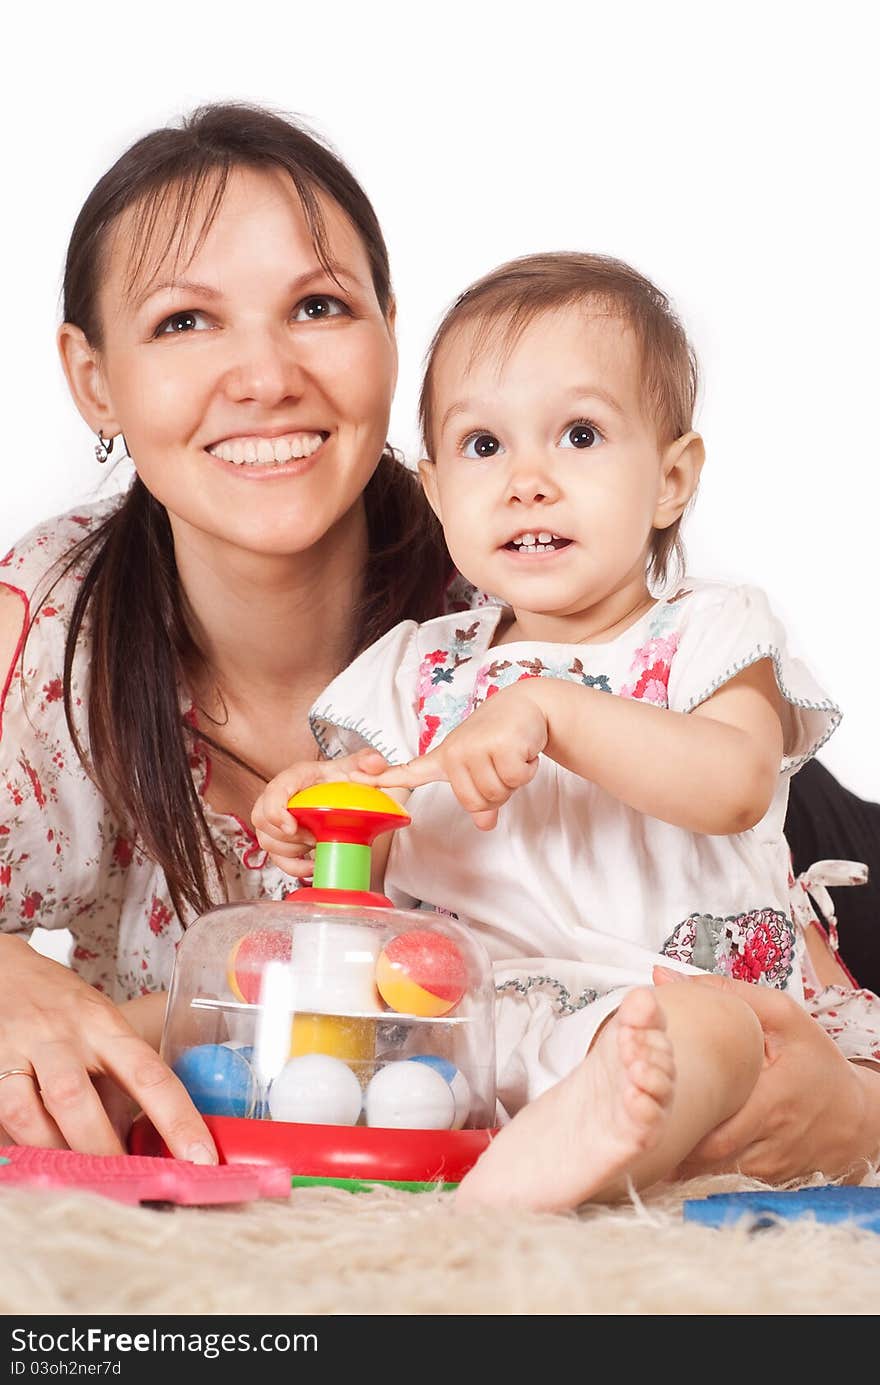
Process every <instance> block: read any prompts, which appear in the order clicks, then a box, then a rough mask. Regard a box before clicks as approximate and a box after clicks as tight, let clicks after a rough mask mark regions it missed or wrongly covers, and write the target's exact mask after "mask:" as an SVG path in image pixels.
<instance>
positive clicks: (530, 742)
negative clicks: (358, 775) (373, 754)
mask: <svg viewBox="0 0 880 1385" xmlns="http://www.w3.org/2000/svg"><path fill="white" fill-rule="evenodd" d="M530 681H532V680H530V679H523V680H522V681H521V682H519V683H514V684H512V686H511V687H509V688H502V690H501V692H498V693H495V694H494V695H493V696H492V697H489V698H487V699H486V701H485V702H483V703H482V704H481V705H480V706H479V707H478V708H477V710H476V711H475V712H472V713H471V715H470V716H469V717H467V718H466V719H465V720H464V721H463V722H462V723H461V724H460V725H459V726H457V727H456V728H455V730H454V731H450V733H449V735H448V736H446V738H445V739H444V740H443V741H442V742H441V744H440V745H438V747H437V749H436V750H430V751H428V753H427V755H420V756H418V758H417V759H415V760H410V761H409V763H408V764H405V765H397V766H395V767H394V768H393V769H389V770H386V771H385V773H384V774H378V775H374V776H372V777H371V778H370V783H372V784H375V785H377V787H379V788H391V787H401V788H405V789H415V788H417V787H418V786H419V785H420V784H432V783H437V782H442V783H448V784H449V785H450V787H451V788H452V792H453V793H454V794H455V796H456V798H457V799H458V801H459V803H460V804H461V806H462V807H463V808H464V809H465V810H466V811H467V812H468V813H470V814H471V816H472V818H473V820H474V825H475V826H476V827H479V828H480V829H481V830H482V831H489V830H490V829H491V828H493V827H494V826H495V824H496V823H497V821H498V809H499V808H500V807H501V805H502V804H503V803H506V802H507V800H508V799H509V798H510V796H511V794H512V793H514V792H515V791H516V790H517V789H521V788H522V787H523V785H524V784H528V783H530V782H531V781H532V780H533V779H534V777H535V775H536V774H537V772H538V756H539V755H540V754H541V751H542V750H543V749H544V747H545V746H546V744H547V737H548V734H549V732H548V727H547V717H546V715H545V713H544V711H543V710H542V708H541V707H540V706H539V704H538V702H537V701H535V700H534V699H533V698H532V697H531V696H530V695H529V690H528V688H527V687H526V686H525V685H526V684H527V683H528V682H530Z"/></svg>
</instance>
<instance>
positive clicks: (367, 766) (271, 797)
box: [251, 749, 388, 879]
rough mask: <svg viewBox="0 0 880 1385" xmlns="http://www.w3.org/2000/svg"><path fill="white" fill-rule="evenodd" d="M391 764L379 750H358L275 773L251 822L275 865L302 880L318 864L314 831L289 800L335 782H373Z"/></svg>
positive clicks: (303, 762) (307, 761) (258, 802)
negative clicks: (301, 820) (314, 857)
mask: <svg viewBox="0 0 880 1385" xmlns="http://www.w3.org/2000/svg"><path fill="white" fill-rule="evenodd" d="M387 768H388V761H387V760H386V759H385V757H384V756H383V755H380V754H379V752H378V750H370V749H365V750H358V751H356V752H355V753H354V754H353V755H345V756H342V757H341V758H340V759H338V760H302V761H300V762H299V763H298V764H295V765H290V766H289V767H288V768H287V769H285V770H282V771H281V773H280V774H276V776H275V778H274V779H271V780H270V781H269V783H268V784H267V785H266V787H265V789H264V790H263V792H262V793H261V794H260V797H259V798H258V799H257V801H256V803H255V804H254V809H253V812H252V813H251V822H252V823H253V825H254V831H255V832H256V834H257V841H258V842H259V843H260V846H261V847H262V848H263V850H264V851H266V852H268V854H269V857H270V859H271V860H273V861H274V862H275V864H276V866H279V867H280V869H281V870H283V871H286V872H287V874H288V875H295V876H297V877H298V878H299V879H310V878H311V876H312V875H313V873H314V870H315V862H314V861H313V860H312V858H311V857H310V856H309V854H308V853H309V852H310V851H311V849H312V847H313V846H314V845H315V838H314V836H313V835H312V833H311V832H307V831H306V829H305V828H304V827H301V826H300V824H299V823H298V822H297V821H296V818H295V817H294V816H293V814H292V813H291V811H290V809H289V808H288V806H287V800H288V799H289V798H292V797H293V795H294V794H295V793H299V792H300V791H301V790H302V789H308V788H311V786H312V785H313V784H328V783H335V782H336V781H337V780H340V779H358V780H361V781H366V780H368V781H369V782H370V783H372V782H373V781H374V778H375V776H376V775H377V774H379V773H380V772H381V771H382V770H385V769H387Z"/></svg>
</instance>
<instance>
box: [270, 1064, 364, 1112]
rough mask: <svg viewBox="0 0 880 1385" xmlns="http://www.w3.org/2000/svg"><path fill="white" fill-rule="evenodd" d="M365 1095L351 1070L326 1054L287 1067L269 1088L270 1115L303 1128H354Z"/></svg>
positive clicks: (286, 1065) (285, 1066)
mask: <svg viewBox="0 0 880 1385" xmlns="http://www.w3.org/2000/svg"><path fill="white" fill-rule="evenodd" d="M362 1100H363V1093H362V1091H361V1084H360V1082H358V1080H357V1078H356V1077H355V1075H354V1073H353V1072H352V1070H351V1068H350V1067H348V1066H347V1065H346V1064H345V1063H343V1062H342V1060H341V1059H339V1058H331V1057H329V1055H327V1054H326V1053H304V1054H302V1055H301V1056H300V1057H298V1058H291V1059H289V1060H288V1062H286V1063H285V1065H284V1067H283V1068H282V1069H281V1071H280V1073H279V1074H278V1076H277V1077H276V1078H275V1080H274V1081H273V1083H272V1086H271V1087H270V1088H269V1114H270V1115H271V1117H272V1119H273V1120H276V1121H294V1122H295V1123H297V1124H299V1125H306V1124H307V1125H354V1124H355V1123H356V1122H357V1119H358V1117H359V1116H360V1113H361V1103H362Z"/></svg>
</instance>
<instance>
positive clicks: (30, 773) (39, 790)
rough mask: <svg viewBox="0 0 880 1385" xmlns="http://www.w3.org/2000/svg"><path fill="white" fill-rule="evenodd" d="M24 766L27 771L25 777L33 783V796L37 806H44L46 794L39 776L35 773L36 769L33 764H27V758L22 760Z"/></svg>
mask: <svg viewBox="0 0 880 1385" xmlns="http://www.w3.org/2000/svg"><path fill="white" fill-rule="evenodd" d="M24 767H25V771H26V773H27V777H28V779H29V780H30V781H31V784H32V785H33V790H34V798H35V799H36V800H37V804H38V806H39V807H40V808H45V806H46V795H45V794H44V793H43V786H42V784H41V783H40V776H39V775H38V774H37V771H36V770H35V769H34V768H33V766H31V765H29V764H28V762H27V760H25V761H24Z"/></svg>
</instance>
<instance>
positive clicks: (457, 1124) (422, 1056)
mask: <svg viewBox="0 0 880 1385" xmlns="http://www.w3.org/2000/svg"><path fill="white" fill-rule="evenodd" d="M408 1061H409V1062H411V1063H424V1064H425V1065H426V1067H429V1068H433V1069H434V1071H435V1072H439V1074H440V1076H441V1077H442V1078H443V1080H444V1082H447V1083H448V1084H449V1086H450V1088H451V1090H452V1096H453V1100H454V1101H455V1120H454V1121H453V1123H452V1129H453V1130H460V1129H461V1127H462V1126H463V1125H464V1123H465V1121H466V1120H467V1118H468V1116H469V1115H470V1113H471V1085H470V1083H469V1082H468V1080H467V1078H466V1077H465V1075H464V1073H463V1072H462V1070H461V1068H457V1067H456V1066H455V1064H454V1063H450V1061H449V1059H448V1058H436V1057H435V1056H434V1054H432V1053H418V1054H413V1056H412V1058H410V1059H409V1060H408Z"/></svg>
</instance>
